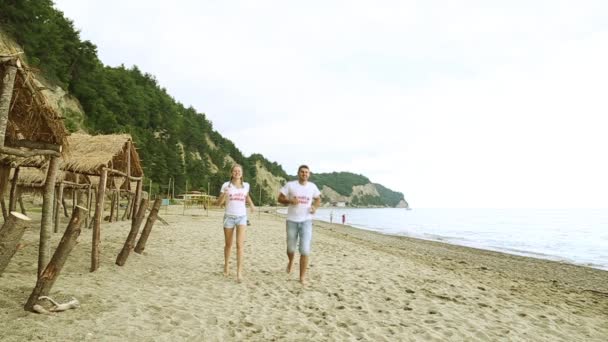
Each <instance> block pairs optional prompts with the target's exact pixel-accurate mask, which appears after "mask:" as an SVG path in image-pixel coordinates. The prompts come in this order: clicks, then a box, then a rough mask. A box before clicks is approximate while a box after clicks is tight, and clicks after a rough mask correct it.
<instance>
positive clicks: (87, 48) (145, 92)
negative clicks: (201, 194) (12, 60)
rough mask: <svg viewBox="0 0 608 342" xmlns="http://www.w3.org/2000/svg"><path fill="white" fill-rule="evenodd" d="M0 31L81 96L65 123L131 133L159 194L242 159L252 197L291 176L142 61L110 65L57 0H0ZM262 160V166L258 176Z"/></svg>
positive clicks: (208, 177) (269, 195)
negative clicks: (182, 98) (221, 128)
mask: <svg viewBox="0 0 608 342" xmlns="http://www.w3.org/2000/svg"><path fill="white" fill-rule="evenodd" d="M0 33H4V34H5V35H8V36H9V37H10V38H11V39H13V40H15V41H16V42H17V43H18V44H19V45H20V46H21V47H22V48H23V49H24V51H25V58H26V61H27V63H28V65H29V66H30V67H33V68H36V69H39V70H40V71H41V72H42V74H43V75H44V77H45V78H46V79H47V80H48V81H49V82H50V83H53V84H57V85H59V86H61V87H62V88H63V89H66V90H67V91H68V92H69V94H71V95H72V96H74V97H75V98H76V99H77V100H78V102H79V103H80V105H81V106H82V108H83V111H84V113H77V112H74V111H73V110H64V111H65V112H64V113H63V114H64V117H65V124H66V127H67V128H68V130H70V131H72V132H73V131H76V130H84V131H87V132H88V133H91V134H111V133H129V134H131V135H132V136H133V139H134V141H135V142H136V146H137V148H138V152H139V154H140V157H141V159H142V164H143V168H144V172H145V175H146V177H148V179H151V180H152V182H153V184H154V185H153V189H152V191H153V192H154V193H158V192H163V193H164V192H165V191H166V188H167V187H168V184H169V179H170V178H173V179H174V180H175V191H176V193H179V192H182V191H184V190H185V189H186V186H187V187H188V190H202V191H205V192H206V191H207V189H209V192H210V193H211V194H217V193H218V191H219V188H220V186H221V184H222V183H223V182H224V181H226V180H227V179H228V178H229V167H230V166H231V165H232V163H234V162H237V163H239V164H241V165H243V168H244V171H245V180H246V181H248V182H249V183H250V184H251V187H252V193H254V194H255V196H253V199H254V201H255V202H261V203H263V204H272V203H274V201H275V200H276V193H275V192H276V190H277V189H278V186H280V184H279V183H282V182H284V180H285V179H288V178H290V177H289V176H288V175H287V174H286V173H285V171H284V170H283V168H282V167H281V165H279V164H277V163H276V162H271V161H269V160H267V159H266V158H264V156H262V155H261V154H253V155H251V156H249V157H246V156H244V155H243V153H242V152H241V151H240V150H239V149H238V148H237V147H236V146H235V145H234V143H233V142H232V141H230V140H228V139H225V138H224V137H222V136H221V134H220V133H218V132H217V131H216V130H214V128H213V124H212V122H211V121H210V120H209V119H208V118H207V116H206V115H205V113H201V112H198V111H197V110H196V109H195V108H192V107H191V106H185V105H183V104H181V103H179V102H177V101H176V100H175V99H174V98H173V97H171V95H169V94H168V93H167V91H166V90H165V89H164V88H162V86H161V85H160V84H159V83H158V82H157V80H156V79H155V77H154V76H153V75H151V74H148V73H145V72H143V71H141V70H140V69H138V68H137V66H133V67H125V66H122V65H121V66H119V67H109V66H105V65H104V64H103V63H102V62H101V61H100V60H99V58H98V56H97V47H96V46H95V44H93V43H92V42H90V41H83V40H81V39H80V34H79V32H78V31H77V30H76V29H75V28H74V24H73V22H72V21H71V20H69V19H67V18H65V17H64V15H63V13H62V12H61V11H58V10H57V9H55V8H54V7H53V2H52V1H50V0H36V1H27V0H24V1H9V0H0ZM259 167H262V168H263V169H265V170H264V172H263V173H264V174H263V175H259V177H258V174H257V173H258V171H259ZM266 171H269V172H270V173H271V174H272V175H273V177H271V178H269V177H268V175H267V172H266ZM313 179H314V180H315V181H316V182H317V183H318V184H319V185H320V186H322V185H325V184H327V185H330V186H331V187H332V188H333V189H335V190H336V191H338V192H339V193H341V194H348V193H349V191H351V190H352V185H363V184H367V183H369V180H368V179H367V178H365V177H363V176H360V175H354V174H350V173H344V172H343V173H332V174H320V175H314V176H313ZM269 181H270V182H273V184H268V182H269ZM258 183H259V184H258ZM349 187H350V188H349ZM387 190H388V189H387ZM389 191H390V190H389ZM389 196H392V197H395V196H394V194H392V195H391V194H389ZM402 196H403V195H401V197H402ZM392 197H391V198H392ZM361 201H363V202H365V201H368V200H366V199H361ZM374 201H377V200H376V199H374ZM381 202H382V203H383V204H387V203H393V202H394V201H393V200H392V199H391V200H387V199H383V200H382V201H381Z"/></svg>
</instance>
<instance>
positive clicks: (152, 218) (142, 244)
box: [135, 198, 162, 254]
mask: <svg viewBox="0 0 608 342" xmlns="http://www.w3.org/2000/svg"><path fill="white" fill-rule="evenodd" d="M161 203H162V199H160V198H157V199H156V200H155V201H154V205H153V206H152V210H151V211H150V215H148V220H147V221H146V225H145V226H144V230H143V231H142V232H141V236H140V237H139V240H138V241H137V246H135V253H138V254H141V253H142V252H143V251H144V249H146V242H148V237H149V236H150V232H151V231H152V226H154V222H156V217H157V216H158V211H159V210H160V204H161Z"/></svg>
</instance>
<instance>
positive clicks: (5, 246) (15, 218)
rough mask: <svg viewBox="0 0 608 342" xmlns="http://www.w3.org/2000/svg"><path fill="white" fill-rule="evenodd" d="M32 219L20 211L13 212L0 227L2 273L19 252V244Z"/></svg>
mask: <svg viewBox="0 0 608 342" xmlns="http://www.w3.org/2000/svg"><path fill="white" fill-rule="evenodd" d="M30 222H31V219H30V218H29V217H27V216H25V215H22V214H20V213H18V212H11V213H10V215H9V217H8V219H7V220H6V221H5V222H4V224H3V225H2V228H0V275H1V274H2V272H4V269H5V268H6V266H8V264H9V262H10V261H11V259H12V258H13V256H14V255H15V253H16V252H17V245H19V241H21V238H22V237H23V234H24V233H25V229H26V228H27V227H28V226H29V224H30Z"/></svg>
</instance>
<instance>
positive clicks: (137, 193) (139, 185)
mask: <svg viewBox="0 0 608 342" xmlns="http://www.w3.org/2000/svg"><path fill="white" fill-rule="evenodd" d="M142 184H143V182H142V180H138V181H137V186H136V187H135V198H134V199H133V208H132V209H133V210H131V215H130V216H129V217H127V218H128V219H129V218H133V217H135V215H136V214H137V207H138V205H139V201H141V188H142Z"/></svg>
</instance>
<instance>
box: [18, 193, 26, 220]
mask: <svg viewBox="0 0 608 342" xmlns="http://www.w3.org/2000/svg"><path fill="white" fill-rule="evenodd" d="M17 198H18V201H19V207H20V208H21V213H22V214H23V215H26V216H27V212H26V211H25V205H23V197H22V194H21V191H19V195H18V196H17Z"/></svg>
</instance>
